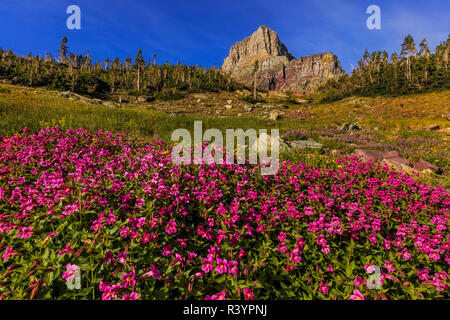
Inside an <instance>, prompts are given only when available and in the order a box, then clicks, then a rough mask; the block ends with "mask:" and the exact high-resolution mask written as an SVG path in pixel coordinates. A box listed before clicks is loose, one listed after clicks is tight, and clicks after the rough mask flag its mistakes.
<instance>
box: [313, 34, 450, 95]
mask: <svg viewBox="0 0 450 320" xmlns="http://www.w3.org/2000/svg"><path fill="white" fill-rule="evenodd" d="M449 50H450V36H449V38H448V39H447V40H446V41H444V42H442V43H441V44H440V45H438V46H437V47H436V50H435V53H431V52H430V50H429V48H428V45H427V43H426V39H424V40H422V42H421V43H420V45H419V51H418V52H417V50H416V46H415V44H414V39H413V38H412V36H411V35H407V36H406V37H405V40H404V42H403V44H402V50H401V53H400V57H399V56H398V54H397V53H396V52H394V53H393V54H392V55H391V59H390V61H389V57H388V53H387V52H386V51H383V52H381V51H376V52H375V51H374V52H372V53H371V54H369V53H368V52H367V49H366V52H365V53H364V55H363V58H362V59H361V60H360V61H358V67H357V68H356V69H355V70H353V72H352V74H351V75H350V76H347V75H346V76H343V77H341V78H339V79H331V80H329V81H328V82H327V83H326V84H325V85H324V86H322V87H321V88H320V93H319V94H318V95H317V97H318V100H319V101H321V102H324V103H327V102H332V101H337V100H340V99H342V98H344V97H347V96H351V95H360V96H375V95H402V94H407V93H417V92H430V91H435V90H443V89H448V88H450V69H449V67H448V57H449V54H450V52H449Z"/></svg>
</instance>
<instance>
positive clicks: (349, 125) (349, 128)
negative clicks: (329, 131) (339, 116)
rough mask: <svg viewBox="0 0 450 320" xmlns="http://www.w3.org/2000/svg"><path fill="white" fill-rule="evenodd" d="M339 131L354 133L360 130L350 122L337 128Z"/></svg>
mask: <svg viewBox="0 0 450 320" xmlns="http://www.w3.org/2000/svg"><path fill="white" fill-rule="evenodd" d="M339 129H340V130H343V131H348V132H354V131H359V130H361V128H360V127H359V126H358V125H357V124H356V123H352V122H347V123H344V124H342V125H341V126H340V127H339Z"/></svg>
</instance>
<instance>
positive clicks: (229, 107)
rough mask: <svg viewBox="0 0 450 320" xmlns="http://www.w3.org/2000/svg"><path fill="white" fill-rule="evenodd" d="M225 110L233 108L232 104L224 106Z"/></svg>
mask: <svg viewBox="0 0 450 320" xmlns="http://www.w3.org/2000/svg"><path fill="white" fill-rule="evenodd" d="M224 107H225V109H227V110H230V109H232V108H233V106H232V105H231V104H226V105H224Z"/></svg>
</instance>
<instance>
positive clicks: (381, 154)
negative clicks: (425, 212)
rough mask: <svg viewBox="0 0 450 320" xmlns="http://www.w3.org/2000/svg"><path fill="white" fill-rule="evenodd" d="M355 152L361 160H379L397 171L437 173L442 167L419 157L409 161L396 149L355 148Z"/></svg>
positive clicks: (440, 171)
mask: <svg viewBox="0 0 450 320" xmlns="http://www.w3.org/2000/svg"><path fill="white" fill-rule="evenodd" d="M355 154H356V155H358V156H361V157H362V160H363V161H369V160H373V161H379V162H384V163H387V164H388V165H390V166H392V167H394V168H395V169H396V170H399V171H406V172H414V171H419V172H422V173H423V172H435V173H437V174H440V173H442V169H441V168H439V167H437V166H435V165H434V164H432V163H429V162H427V161H425V160H423V159H420V160H419V161H417V162H416V163H414V164H413V163H411V161H409V160H408V159H405V158H403V157H402V156H400V153H398V151H382V150H365V149H356V150H355Z"/></svg>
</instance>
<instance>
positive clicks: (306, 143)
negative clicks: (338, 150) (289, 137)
mask: <svg viewBox="0 0 450 320" xmlns="http://www.w3.org/2000/svg"><path fill="white" fill-rule="evenodd" d="M287 143H288V144H289V146H290V148H291V149H293V150H302V149H316V150H321V149H322V148H323V144H321V143H318V142H315V141H311V140H294V141H289V142H287Z"/></svg>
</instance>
